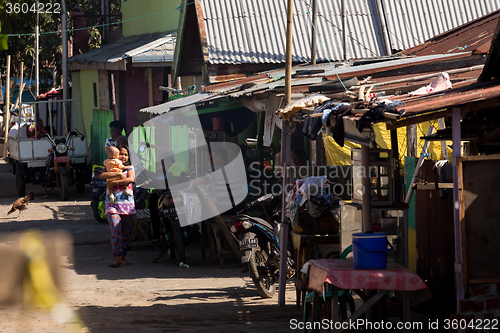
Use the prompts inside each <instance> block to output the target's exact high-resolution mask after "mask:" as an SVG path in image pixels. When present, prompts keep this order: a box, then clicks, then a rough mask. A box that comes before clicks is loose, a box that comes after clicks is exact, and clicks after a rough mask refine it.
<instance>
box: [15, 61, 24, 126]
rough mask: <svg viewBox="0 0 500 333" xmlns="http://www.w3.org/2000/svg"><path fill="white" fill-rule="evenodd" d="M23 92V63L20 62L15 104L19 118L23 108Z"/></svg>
mask: <svg viewBox="0 0 500 333" xmlns="http://www.w3.org/2000/svg"><path fill="white" fill-rule="evenodd" d="M23 90H24V61H21V75H20V76H19V90H18V94H17V102H16V106H17V107H19V117H21V108H22V107H23ZM18 102H19V103H18ZM19 119H21V118H19Z"/></svg>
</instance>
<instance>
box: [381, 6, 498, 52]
mask: <svg viewBox="0 0 500 333" xmlns="http://www.w3.org/2000/svg"><path fill="white" fill-rule="evenodd" d="M382 4H383V11H384V13H385V15H384V18H385V24H386V26H387V30H388V35H389V40H390V45H391V49H397V50H405V49H408V48H410V47H413V46H416V45H419V44H422V43H424V42H425V41H426V40H428V39H430V38H432V37H434V36H436V35H438V34H440V33H443V32H445V31H448V30H451V29H453V28H455V27H458V26H460V25H462V24H465V23H467V22H470V21H472V20H474V19H476V18H479V17H482V16H484V15H486V14H489V13H491V12H493V11H496V10H498V9H499V8H500V0H481V1H478V0H439V1H437V0H398V1H394V0H382Z"/></svg>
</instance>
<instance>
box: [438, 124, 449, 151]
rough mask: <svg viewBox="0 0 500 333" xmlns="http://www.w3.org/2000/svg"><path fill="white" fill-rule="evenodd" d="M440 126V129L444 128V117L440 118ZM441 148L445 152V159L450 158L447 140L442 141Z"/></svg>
mask: <svg viewBox="0 0 500 333" xmlns="http://www.w3.org/2000/svg"><path fill="white" fill-rule="evenodd" d="M438 126H439V129H440V130H444V118H439V119H438ZM441 150H442V154H443V160H447V159H448V146H447V145H446V140H443V141H441Z"/></svg>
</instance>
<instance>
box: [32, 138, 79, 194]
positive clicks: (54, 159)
mask: <svg viewBox="0 0 500 333" xmlns="http://www.w3.org/2000/svg"><path fill="white" fill-rule="evenodd" d="M73 137H80V140H81V141H84V140H85V137H84V136H83V134H81V133H80V132H79V131H78V130H73V131H71V132H69V133H68V135H67V136H66V138H56V139H53V138H51V137H50V134H44V135H42V136H41V138H46V139H47V140H48V141H49V142H50V144H51V148H50V149H49V155H48V156H47V159H46V163H45V166H46V172H45V181H44V182H43V183H42V185H43V186H44V188H45V191H46V192H51V191H52V190H53V189H54V187H59V188H60V189H61V199H62V200H68V198H69V187H70V186H72V185H76V188H77V190H78V192H83V191H84V190H85V163H79V164H72V163H71V162H72V161H71V158H70V156H69V155H68V153H69V151H70V150H75V148H74V147H73V144H72V139H73Z"/></svg>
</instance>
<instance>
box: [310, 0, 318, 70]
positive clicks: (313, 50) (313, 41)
mask: <svg viewBox="0 0 500 333" xmlns="http://www.w3.org/2000/svg"><path fill="white" fill-rule="evenodd" d="M316 1H317V0H313V2H312V29H311V65H316V23H317V21H318V4H317V2H316Z"/></svg>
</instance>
